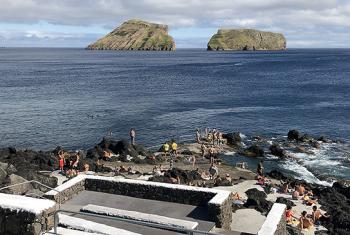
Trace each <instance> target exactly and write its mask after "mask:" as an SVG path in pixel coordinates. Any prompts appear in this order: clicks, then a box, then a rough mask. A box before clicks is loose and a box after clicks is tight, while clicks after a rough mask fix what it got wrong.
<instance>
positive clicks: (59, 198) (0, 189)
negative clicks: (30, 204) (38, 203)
mask: <svg viewBox="0 0 350 235" xmlns="http://www.w3.org/2000/svg"><path fill="white" fill-rule="evenodd" d="M31 183H36V184H39V185H41V186H43V187H45V188H47V189H50V190H53V191H55V192H57V193H58V194H57V195H58V208H59V209H61V196H60V194H59V193H60V191H58V190H57V189H55V188H52V187H50V186H47V185H45V184H43V183H41V182H39V181H36V180H28V181H25V182H22V183H18V184H12V185H8V186H5V187H2V188H0V191H2V190H4V189H8V188H13V187H16V186H19V185H24V184H31ZM32 195H34V194H32ZM35 196H38V197H40V198H42V199H46V198H44V197H42V196H39V195H37V194H35Z"/></svg>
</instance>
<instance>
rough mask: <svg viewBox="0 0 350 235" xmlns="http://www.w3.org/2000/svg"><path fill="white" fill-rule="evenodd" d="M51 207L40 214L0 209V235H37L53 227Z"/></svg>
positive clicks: (52, 209)
mask: <svg viewBox="0 0 350 235" xmlns="http://www.w3.org/2000/svg"><path fill="white" fill-rule="evenodd" d="M55 210H56V207H52V208H50V209H47V210H45V211H43V212H42V213H40V214H36V213H32V212H28V211H17V210H11V209H7V208H2V207H0V234H6V235H18V234H21V235H39V234H42V233H43V232H46V231H47V230H50V229H52V228H53V226H54V212H55Z"/></svg>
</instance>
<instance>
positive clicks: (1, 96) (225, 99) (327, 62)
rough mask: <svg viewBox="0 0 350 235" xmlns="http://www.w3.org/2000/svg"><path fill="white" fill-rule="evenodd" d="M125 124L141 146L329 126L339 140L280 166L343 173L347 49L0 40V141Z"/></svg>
mask: <svg viewBox="0 0 350 235" xmlns="http://www.w3.org/2000/svg"><path fill="white" fill-rule="evenodd" d="M131 127H134V128H136V130H137V135H138V136H137V140H138V141H139V142H142V143H143V144H144V145H146V146H153V145H157V144H160V143H161V142H163V141H165V140H168V139H170V138H179V136H186V135H190V134H193V132H194V130H195V128H204V127H216V128H218V129H221V130H222V131H240V132H242V133H244V134H245V135H246V136H253V135H257V134H258V135H264V136H267V137H270V138H271V137H278V136H285V135H286V133H287V132H288V130H290V129H294V128H296V129H299V130H301V131H303V132H307V133H310V134H314V135H326V136H329V137H331V138H336V139H340V140H343V141H345V143H344V144H341V145H339V146H327V148H326V149H322V150H321V151H320V153H318V154H316V155H315V156H314V158H312V157H307V159H305V161H304V164H302V165H300V164H297V163H295V162H290V163H284V164H285V166H284V167H282V168H283V169H284V170H285V171H288V170H290V171H291V172H295V171H300V169H301V167H304V168H305V172H302V171H301V173H300V174H301V177H303V176H304V177H305V174H309V173H311V174H312V175H322V174H325V175H327V176H336V177H340V178H346V179H349V178H350V160H349V158H350V157H349V153H348V141H349V140H350V137H349V133H350V49H300V50H299V49H291V50H287V51H283V52H207V51H205V50H178V51H176V52H139V51H130V52H115V51H88V50H84V49H38V48H36V49H34V48H26V49H19V48H16V49H15V48H2V49H0V146H15V147H19V148H34V149H51V148H54V147H55V146H57V145H62V146H64V147H65V148H68V149H81V148H88V147H91V146H93V145H94V144H95V143H97V142H98V141H99V140H100V139H101V138H102V137H103V136H105V135H106V134H107V132H108V130H109V129H111V130H112V131H113V136H115V137H116V138H127V137H128V131H129V129H130V128H131ZM182 138H185V137H182ZM322 151H323V152H322ZM301 157H304V158H306V156H301ZM229 161H230V159H229ZM308 161H309V162H308ZM271 162H273V160H271ZM253 164H255V163H254V162H253V163H252V165H253ZM293 164H296V165H293ZM267 165H270V167H274V164H273V163H270V164H269V163H267ZM275 165H278V167H281V165H282V166H283V164H275Z"/></svg>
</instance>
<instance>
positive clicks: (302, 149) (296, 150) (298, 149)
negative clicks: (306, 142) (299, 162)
mask: <svg viewBox="0 0 350 235" xmlns="http://www.w3.org/2000/svg"><path fill="white" fill-rule="evenodd" d="M295 152H297V153H306V154H314V152H312V151H310V150H308V149H306V148H305V147H304V146H297V147H295Z"/></svg>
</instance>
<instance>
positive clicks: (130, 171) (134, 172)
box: [128, 166, 136, 175]
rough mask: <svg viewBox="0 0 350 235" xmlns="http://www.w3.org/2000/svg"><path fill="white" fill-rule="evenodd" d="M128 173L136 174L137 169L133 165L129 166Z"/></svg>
mask: <svg viewBox="0 0 350 235" xmlns="http://www.w3.org/2000/svg"><path fill="white" fill-rule="evenodd" d="M128 174H129V175H134V174H136V171H135V170H134V169H133V168H132V167H131V166H129V167H128Z"/></svg>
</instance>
